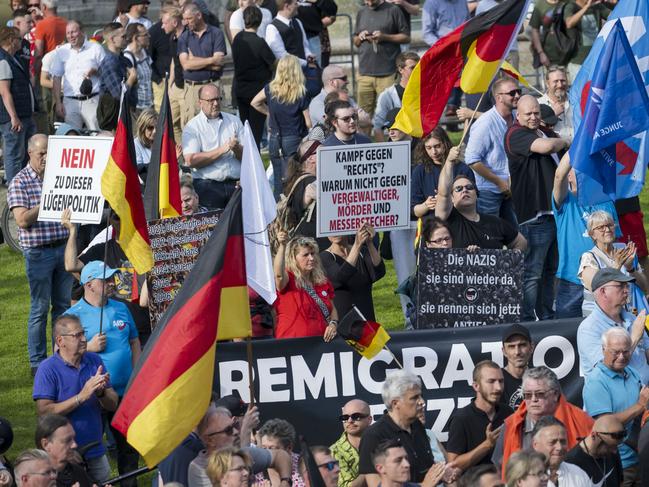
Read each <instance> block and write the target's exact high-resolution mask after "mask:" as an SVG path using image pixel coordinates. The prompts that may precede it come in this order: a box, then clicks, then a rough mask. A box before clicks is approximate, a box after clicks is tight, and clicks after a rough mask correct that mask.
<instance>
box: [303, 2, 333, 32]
mask: <svg viewBox="0 0 649 487" xmlns="http://www.w3.org/2000/svg"><path fill="white" fill-rule="evenodd" d="M298 5H299V6H298V8H297V18H298V19H300V22H302V26H303V27H304V32H305V33H306V36H307V37H314V36H317V35H319V34H320V32H322V29H323V25H322V17H333V16H334V15H336V13H338V5H336V2H334V1H333V0H316V2H313V3H312V2H309V1H300V2H298Z"/></svg>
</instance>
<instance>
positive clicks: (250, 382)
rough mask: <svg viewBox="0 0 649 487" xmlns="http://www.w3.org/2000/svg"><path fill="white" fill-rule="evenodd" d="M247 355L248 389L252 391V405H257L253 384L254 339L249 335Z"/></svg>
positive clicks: (247, 338)
mask: <svg viewBox="0 0 649 487" xmlns="http://www.w3.org/2000/svg"><path fill="white" fill-rule="evenodd" d="M246 355H247V359H248V360H247V361H248V388H249V390H250V405H251V406H254V405H255V384H254V383H253V374H252V337H251V336H250V335H248V336H247V337H246Z"/></svg>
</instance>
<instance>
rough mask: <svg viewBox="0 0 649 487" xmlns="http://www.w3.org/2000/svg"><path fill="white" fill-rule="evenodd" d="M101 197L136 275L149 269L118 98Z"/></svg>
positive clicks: (125, 111)
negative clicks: (116, 221) (112, 214)
mask: <svg viewBox="0 0 649 487" xmlns="http://www.w3.org/2000/svg"><path fill="white" fill-rule="evenodd" d="M101 193H102V194H103V195H104V198H106V201H108V203H109V204H110V206H111V208H112V209H113V211H114V212H115V213H116V214H117V216H119V219H120V231H119V244H120V246H121V247H122V249H123V250H124V253H125V254H126V257H128V260H129V261H131V264H133V267H134V268H135V271H136V272H137V273H138V274H144V273H145V272H147V271H149V270H150V269H151V268H152V267H153V253H152V252H151V242H150V241H149V230H148V228H147V225H146V217H145V216H144V205H143V203H142V192H141V190H140V179H139V177H138V174H137V165H136V163H135V147H134V146H133V131H132V130H131V117H130V114H129V106H128V100H127V97H126V95H125V94H122V105H121V108H120V114H119V120H118V122H117V131H116V133H115V138H114V139H113V147H112V149H111V151H110V158H109V159H108V164H106V169H104V174H102V176H101Z"/></svg>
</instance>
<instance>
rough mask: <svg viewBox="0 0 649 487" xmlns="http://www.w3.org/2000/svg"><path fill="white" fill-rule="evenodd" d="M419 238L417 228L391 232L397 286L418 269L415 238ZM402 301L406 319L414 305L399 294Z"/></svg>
mask: <svg viewBox="0 0 649 487" xmlns="http://www.w3.org/2000/svg"><path fill="white" fill-rule="evenodd" d="M416 236H417V229H416V228H409V229H406V230H392V231H391V232H390V243H391V244H392V258H393V259H394V261H393V262H394V271H395V273H396V274H397V286H398V285H400V284H401V283H402V282H403V281H405V280H406V279H408V278H409V277H410V275H411V274H412V273H413V272H415V270H416V268H417V259H416V258H415V244H414V242H415V237H416ZM399 299H400V300H401V309H402V311H403V316H404V318H405V317H406V311H407V309H408V304H409V303H412V301H411V300H410V298H409V297H407V296H404V295H403V294H399Z"/></svg>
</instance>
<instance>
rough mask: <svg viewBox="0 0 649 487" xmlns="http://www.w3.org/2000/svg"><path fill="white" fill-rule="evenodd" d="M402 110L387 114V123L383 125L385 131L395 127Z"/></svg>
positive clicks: (396, 109) (391, 111) (397, 109)
mask: <svg viewBox="0 0 649 487" xmlns="http://www.w3.org/2000/svg"><path fill="white" fill-rule="evenodd" d="M400 110H401V108H393V109H392V110H390V111H389V112H388V113H386V114H385V123H384V124H383V128H384V129H389V128H390V127H392V126H393V125H394V121H395V120H396V119H397V114H398V113H399V111H400Z"/></svg>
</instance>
